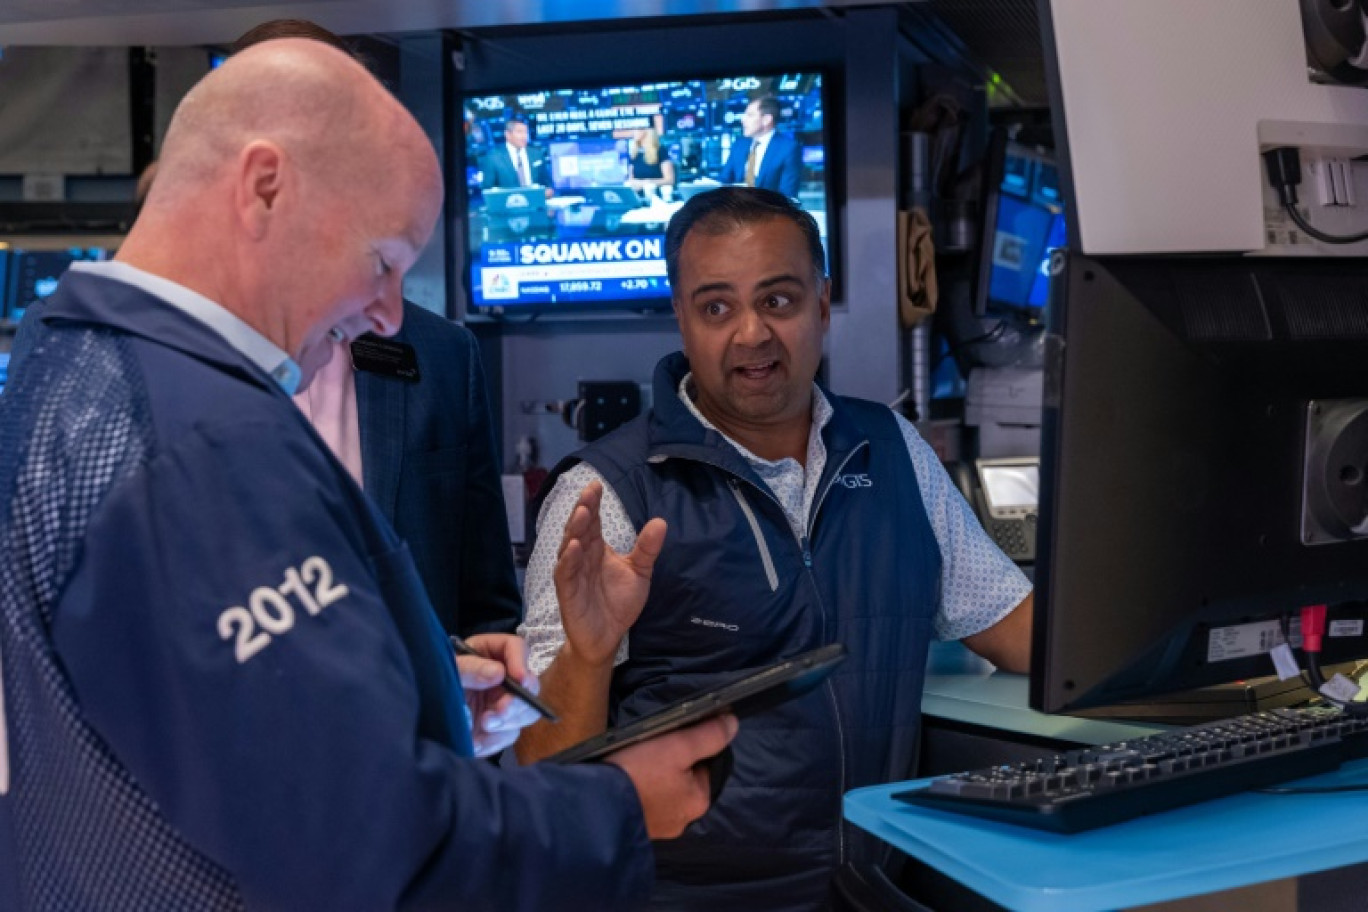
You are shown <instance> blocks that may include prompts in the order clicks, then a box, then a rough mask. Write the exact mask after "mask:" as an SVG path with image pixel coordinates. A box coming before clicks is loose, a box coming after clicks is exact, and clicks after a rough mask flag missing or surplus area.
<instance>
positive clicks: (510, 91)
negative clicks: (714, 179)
mask: <svg viewBox="0 0 1368 912" xmlns="http://www.w3.org/2000/svg"><path fill="white" fill-rule="evenodd" d="M686 72H687V74H686V75H671V74H668V73H667V74H664V75H661V76H660V77H659V78H655V79H637V78H616V77H613V78H604V79H601V80H571V81H568V82H566V83H565V84H563V85H558V86H556V87H555V88H547V87H545V86H532V87H522V86H517V85H515V86H511V87H509V86H506V85H501V86H499V87H493V88H481V89H479V90H471V89H465V88H462V89H460V90H458V91H457V92H456V93H454V98H455V100H454V102H453V107H452V118H453V123H458V122H463V120H464V116H465V115H464V112H465V109H466V105H467V103H468V102H469V100H470V99H472V98H488V97H490V96H495V95H499V96H508V95H518V94H533V93H536V92H554V91H560V90H572V91H575V90H596V89H604V88H611V87H614V86H641V85H651V84H655V83H668V82H690V81H699V82H712V81H716V80H719V79H736V78H741V77H746V76H751V77H755V78H758V79H774V78H778V77H780V76H786V75H797V76H820V77H821V100H822V152H823V157H824V162H823V169H822V170H823V174H824V175H825V179H824V180H823V195H824V197H825V205H826V237H825V239H824V246H825V248H826V256H827V277H828V278H829V279H830V280H831V286H832V294H833V296H835V295H836V294H837V292H838V289H839V288H840V287H841V286H840V281H839V280H840V275H841V271H840V257H839V252H840V249H841V248H840V243H839V235H840V225H839V218H838V216H839V213H838V212H836V211H835V208H834V207H835V206H836V205H837V202H838V198H839V196H838V192H837V189H838V188H837V181H838V178H839V175H840V170H839V169H840V165H841V162H842V161H843V150H842V149H837V148H835V146H834V145H833V140H834V138H835V137H836V135H837V132H838V131H837V130H836V129H835V127H834V126H833V122H832V114H833V98H834V97H835V96H836V87H835V85H834V82H833V80H834V79H835V78H836V74H835V73H834V72H833V69H832V67H831V66H830V65H827V64H812V65H807V64H802V65H794V66H787V67H782V68H763V69H759V70H754V71H751V72H739V71H737V70H732V69H704V70H701V71H699V70H693V69H690V70H688V71H686ZM455 135H456V137H457V142H455V143H454V145H455V146H457V147H458V149H459V151H458V152H457V154H456V156H454V167H453V168H452V173H453V174H454V175H457V179H456V180H454V181H453V183H456V184H459V189H458V191H457V200H458V204H459V207H460V208H459V213H460V214H459V216H458V217H459V218H460V219H461V221H462V223H463V224H462V230H461V231H460V232H459V234H460V236H461V238H462V241H463V243H462V245H460V248H459V250H458V253H459V263H460V265H459V267H458V272H459V277H458V278H459V282H460V286H461V289H462V292H463V294H464V296H465V301H464V308H463V309H464V316H465V317H467V318H469V319H473V320H475V321H477V322H478V321H489V322H520V320H519V318H525V320H532V319H537V320H545V319H560V318H565V319H581V320H582V319H589V320H592V319H596V318H611V317H626V316H632V315H636V316H640V317H646V318H660V317H668V316H670V314H671V313H672V308H673V305H672V303H671V299H670V296H669V291H668V287H667V288H666V293H665V294H664V295H663V296H661V297H651V298H635V299H628V300H600V301H578V302H574V303H569V304H566V303H544V302H538V303H531V304H518V303H510V304H476V303H475V296H474V291H473V280H474V276H473V259H474V256H475V255H476V253H477V251H475V250H472V249H471V242H470V221H469V212H470V193H469V187H468V185H467V181H466V173H467V167H468V166H469V165H470V164H471V162H470V161H469V159H468V149H467V145H468V144H467V143H466V141H465V138H464V131H463V130H460V129H457V130H456V132H455ZM536 140H537V137H536V136H533V141H536ZM662 238H663V232H662Z"/></svg>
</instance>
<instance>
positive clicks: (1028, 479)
mask: <svg viewBox="0 0 1368 912" xmlns="http://www.w3.org/2000/svg"><path fill="white" fill-rule="evenodd" d="M979 475H980V477H982V478H983V493H984V496H986V497H987V498H988V506H989V507H990V508H991V509H994V510H1011V509H1027V508H1032V507H1035V506H1036V504H1037V503H1038V502H1039V499H1040V466H1039V465H997V466H980V467H979Z"/></svg>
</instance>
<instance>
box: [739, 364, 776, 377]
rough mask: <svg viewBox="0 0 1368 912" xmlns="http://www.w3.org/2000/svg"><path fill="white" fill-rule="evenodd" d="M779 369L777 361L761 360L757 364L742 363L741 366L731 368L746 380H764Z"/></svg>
mask: <svg viewBox="0 0 1368 912" xmlns="http://www.w3.org/2000/svg"><path fill="white" fill-rule="evenodd" d="M778 369H779V362H778V361H763V362H761V363H759V364H744V365H742V366H741V367H737V368H733V370H734V371H735V372H736V373H737V374H740V375H741V377H742V378H743V379H746V380H764V379H766V378H768V377H770V376H772V375H773V374H774V372H775V371H777V370H778Z"/></svg>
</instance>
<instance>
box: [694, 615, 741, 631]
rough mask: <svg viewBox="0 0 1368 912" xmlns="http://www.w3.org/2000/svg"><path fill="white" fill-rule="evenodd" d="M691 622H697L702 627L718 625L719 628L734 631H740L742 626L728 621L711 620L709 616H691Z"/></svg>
mask: <svg viewBox="0 0 1368 912" xmlns="http://www.w3.org/2000/svg"><path fill="white" fill-rule="evenodd" d="M689 623H690V624H697V625H698V626H700V627H716V628H717V629H718V630H727V631H730V632H732V633H740V632H741V628H740V627H738V626H737V625H735V624H728V623H727V622H726V621H710V620H708V619H707V618H701V617H691V618H689Z"/></svg>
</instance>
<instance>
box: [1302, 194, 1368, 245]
mask: <svg viewBox="0 0 1368 912" xmlns="http://www.w3.org/2000/svg"><path fill="white" fill-rule="evenodd" d="M1283 208H1284V209H1286V210H1287V214H1288V215H1290V216H1292V221H1294V222H1296V223H1297V227H1298V228H1300V229H1301V230H1302V232H1303V233H1304V234H1305V235H1306V236H1307V237H1312V238H1315V239H1316V240H1318V241H1321V242H1323V243H1326V244H1357V243H1358V242H1359V241H1368V231H1362V232H1360V233H1358V234H1346V235H1340V234H1326V233H1325V232H1324V231H1321V230H1320V229H1319V228H1316V227H1313V226H1312V225H1311V223H1310V222H1308V221H1307V220H1306V219H1304V218H1302V217H1301V213H1300V212H1298V211H1297V207H1296V206H1294V205H1288V203H1287V201H1286V200H1284V201H1283Z"/></svg>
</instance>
